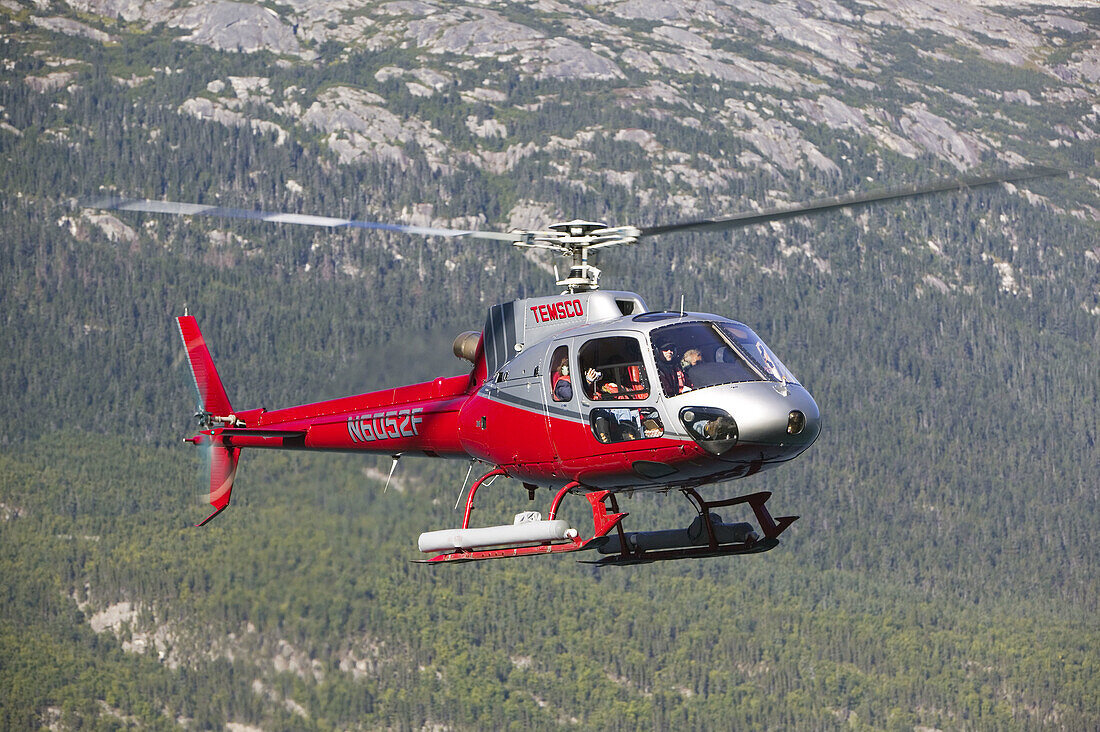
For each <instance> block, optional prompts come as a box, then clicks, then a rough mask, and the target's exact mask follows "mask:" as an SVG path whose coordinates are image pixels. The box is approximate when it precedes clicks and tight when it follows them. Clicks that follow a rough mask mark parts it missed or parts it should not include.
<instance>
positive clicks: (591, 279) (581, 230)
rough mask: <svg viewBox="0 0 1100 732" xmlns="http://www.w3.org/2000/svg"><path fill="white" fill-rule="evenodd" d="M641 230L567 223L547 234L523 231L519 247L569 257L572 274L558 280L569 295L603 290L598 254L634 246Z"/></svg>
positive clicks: (628, 227)
mask: <svg viewBox="0 0 1100 732" xmlns="http://www.w3.org/2000/svg"><path fill="white" fill-rule="evenodd" d="M640 234H641V231H640V230H639V229H637V228H635V227H633V226H617V227H608V225H607V224H604V223H600V222H598V221H582V220H580V219H575V220H573V221H563V222H560V223H556V224H551V225H550V226H549V227H547V230H546V231H524V232H519V233H518V235H517V239H516V241H514V242H513V245H514V246H517V247H530V248H533V249H549V250H550V251H554V252H558V253H559V254H561V255H562V256H563V257H569V259H570V264H569V275H568V276H567V277H566V278H565V279H561V280H558V282H557V284H558V286H559V287H564V288H566V291H568V292H588V291H591V290H598V289H599V279H600V270H599V268H597V267H596V266H595V261H596V257H595V251H591V253H590V250H598V249H604V248H607V247H612V246H619V245H622V244H634V243H636V242H637V241H638V236H639V235H640Z"/></svg>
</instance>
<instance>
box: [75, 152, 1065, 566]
mask: <svg viewBox="0 0 1100 732" xmlns="http://www.w3.org/2000/svg"><path fill="white" fill-rule="evenodd" d="M1062 174H1064V171H1061V170H1057V169H1053V168H1046V167H1039V166H1031V167H1026V168H1020V169H1015V170H1010V171H1007V172H1002V173H998V174H992V175H987V176H981V177H963V178H955V179H944V180H939V181H936V182H933V183H930V184H926V185H921V186H907V187H901V188H893V189H887V190H880V191H877V192H870V193H861V194H849V195H845V196H837V197H832V198H823V199H818V200H815V201H810V202H807V203H803V204H796V205H791V206H787V207H780V208H772V209H767V210H762V211H748V212H745V213H741V214H736V215H732V216H727V217H722V218H712V219H704V220H696V221H688V222H682V223H675V224H669V225H658V226H650V227H645V228H638V227H634V226H614V227H613V226H608V225H606V224H604V223H601V222H595V221H585V220H579V219H578V220H573V221H566V222H561V223H556V224H552V225H550V226H548V227H547V228H546V229H545V230H536V231H512V232H494V231H476V230H460V229H444V228H431V227H423V226H411V225H404V224H393V223H378V222H368V221H358V220H353V219H341V218H334V217H326V216H311V215H303V214H293V213H268V212H262V211H251V210H246V209H233V208H222V207H217V206H208V205H202V204H194V203H180V202H174V201H154V200H146V199H129V198H117V197H111V198H101V199H99V200H95V201H90V202H88V203H86V204H85V207H86V208H94V209H100V210H116V211H131V212H144V213H159V214H171V215H190V216H214V217H223V218H239V219H240V218H243V219H252V220H262V221H268V222H273V223H290V224H301V225H308V226H319V227H327V228H361V229H373V230H383V231H393V232H401V233H405V234H411V235H418V236H428V237H447V238H459V239H486V240H492V241H499V242H506V243H509V244H511V245H512V246H515V247H518V248H529V249H543V250H548V251H551V252H554V253H556V254H559V255H561V256H564V257H567V258H568V259H569V260H570V266H569V270H568V274H567V276H566V277H564V278H563V279H560V280H558V281H557V283H556V284H557V286H558V287H559V288H560V292H559V293H558V294H554V295H547V296H540V297H526V298H519V299H516V300H511V301H507V302H502V303H498V304H495V305H493V306H491V307H490V308H489V309H488V313H487V315H486V319H485V324H484V327H483V328H482V330H481V331H480V332H477V331H467V332H464V333H461V334H459V335H458V337H457V338H455V340H454V343H453V349H452V350H453V352H454V354H455V356H457V357H458V358H460V359H462V360H464V361H466V362H467V363H468V364H469V370H468V372H466V373H462V374H459V375H456V376H451V377H440V378H436V379H434V380H432V381H427V382H423V383H417V384H411V385H406V386H398V387H394V388H388V389H384V390H380V391H373V392H369V393H365V394H359V395H354V396H348V397H343V398H338V399H332V400H327V401H321V402H315V403H310V404H303V405H299V406H293V407H288V408H283V409H274V410H267V409H265V408H253V409H246V410H239V409H236V408H234V407H233V406H232V404H231V402H230V400H229V397H228V395H227V393H226V390H225V387H224V385H223V384H222V381H221V378H220V376H219V375H218V371H217V369H216V367H215V365H214V361H213V358H212V357H211V355H210V350H209V348H208V347H207V345H206V342H205V340H204V338H203V335H202V332H201V331H200V329H199V326H198V322H197V320H196V318H195V317H194V316H192V315H190V314H189V313H188V312H186V309H185V312H184V314H183V315H181V316H179V317H178V318H177V319H176V320H177V325H178V328H179V332H180V336H181V338H182V340H183V344H184V348H185V350H186V354H187V360H188V363H189V366H190V370H191V374H192V377H193V381H194V387H195V391H196V395H197V412H196V414H195V417H196V419H197V420H198V431H197V433H196V434H194V435H193V436H191V437H188V438H186V439H185V441H186V442H188V443H190V444H192V445H195V446H199V447H202V448H203V449H204V450H206V451H207V453H208V456H209V463H210V476H209V477H210V482H209V502H210V505H211V506H212V507H213V509H214V511H213V513H211V514H210V515H209V516H207V517H206V518H205V519H204V520H202V521H201V522H199V523H198V524H196V525H197V526H203V525H205V524H207V523H209V522H210V521H211V520H213V519H214V518H215V517H216V516H218V515H219V514H221V513H222V512H223V511H224V510H225V509H226V508H227V507H228V506H229V504H230V499H231V496H232V492H233V488H234V483H235V479H236V474H237V465H238V462H239V459H240V454H241V451H242V450H243V449H245V448H261V449H283V450H321V451H341V452H357V453H367V454H375V455H387V456H390V457H391V458H392V460H393V464H392V466H391V468H390V476H391V477H392V475H393V469H394V467H395V466H396V465H397V461H398V460H399V459H400V458H402V457H405V456H424V457H433V458H450V459H462V460H470V461H473V462H471V471H472V469H473V465H474V464H475V463H481V464H483V465H484V466H485V467H487V468H488V470H486V472H485V473H484V474H483V475H481V476H480V477H479V478H477V479H476V480H475V481H474V482H473V483H472V484H471V485H470V488H469V490H468V491H466V490H465V484H464V485H463V491H462V492H463V493H465V494H466V496H467V497H466V502H465V510H464V514H463V520H462V524H461V526H460V527H457V528H452V529H441V530H433V531H427V532H424V533H422V534H421V535H420V537H419V539H418V542H417V546H418V549H419V550H420V552H421V553H422V554H426V555H429V556H428V558H426V559H418V560H415V561H421V562H426V563H430V564H444V563H453V562H469V561H478V560H488V559H501V558H510V557H520V556H533V555H542V554H563V553H572V552H580V551H587V552H590V553H589V554H588V555H586V556H595V558H594V559H587V560H582V561H587V562H590V563H593V564H597V565H631V564H641V563H650V562H657V561H666V560H675V559H687V558H704V557H717V556H726V555H738V554H751V553H760V552H766V551H769V550H771V549H773V548H775V547H776V546H778V545H779V536H780V535H781V534H782V533H783V532H784V531H785V530H786V529H787V528H788V527H790V525H791V524H792V523H793V522H794V521H796V520H797V519H798V518H799V517H798V516H781V517H773V516H772V514H771V513H770V511H769V510H768V507H767V501H768V500H769V499H770V497H771V493H770V492H767V491H763V492H755V493H748V494H745V495H740V496H735V497H732V498H723V499H716V500H708V499H705V498H704V497H703V495H702V494H701V493H700V489H701V488H703V487H704V486H708V485H710V484H713V483H717V482H726V481H733V480H737V479H741V478H746V477H749V476H751V475H755V474H757V473H760V472H762V471H765V470H770V469H773V468H775V467H778V466H780V465H782V464H784V463H786V462H788V461H791V460H794V459H795V458H797V457H798V456H799V455H801V454H802V453H804V452H805V451H806V450H808V449H809V448H810V447H811V446H812V445H813V444H814V442H815V441H816V440H817V438H818V436H819V434H820V432H821V429H822V416H821V413H820V410H819V408H818V405H817V403H816V402H815V401H814V398H813V396H812V395H811V394H810V392H809V391H808V390H807V389H806V387H805V386H803V385H802V384H801V383H800V382H799V381H798V379H797V378H795V376H794V374H793V373H792V371H791V370H790V369H788V368H787V366H786V365H785V364H784V363H783V361H781V360H780V358H779V357H778V356H777V355H776V354H775V352H773V351H772V350H771V348H769V347H768V345H767V344H766V343H765V342H764V340H763V339H761V338H760V337H759V336H758V335H757V334H756V333H755V332H754V331H753V330H752V329H751V328H750V327H749V326H748V325H746V324H744V323H742V322H739V321H737V320H733V319H731V318H727V317H724V316H720V315H714V314H710V313H703V312H685V311H683V309H682V308H681V310H678V311H677V310H650V309H649V308H648V307H647V305H646V303H645V301H644V300H643V299H642V298H641V296H639V295H637V294H635V293H632V292H625V291H615V290H603V289H600V287H599V277H600V274H601V271H600V270H599V269H598V268H597V267H595V266H594V261H595V256H594V255H595V254H596V252H601V251H602V250H605V249H609V248H612V247H622V246H629V245H631V244H634V243H636V242H638V241H640V240H642V239H646V238H650V237H654V236H659V235H667V234H673V233H682V232H720V231H728V230H732V229H737V228H744V227H748V226H754V225H757V224H763V223H768V222H772V221H780V220H784V219H790V218H794V217H802V216H810V215H815V214H820V213H824V212H828V211H835V210H838V209H851V208H856V207H861V206H866V205H869V204H872V203H877V202H882V201H889V200H900V199H905V198H914V197H918V196H926V195H930V194H935V193H944V192H949V191H957V190H964V189H969V188H977V187H982V186H990V185H994V184H999V183H1009V182H1019V181H1024V180H1028V179H1034V178H1041V177H1047V176H1054V175H1062ZM499 476H506V477H509V478H512V479H515V480H517V481H519V482H520V483H522V485H523V487H524V488H525V489H526V490H527V491H528V498H529V500H534V499H535V494H536V491H537V490H538V489H540V488H548V489H550V491H551V492H553V494H554V495H553V498H552V500H551V502H550V504H549V507H548V511H547V514H546V516H545V517H544V516H543V514H542V513H541V512H539V511H521V512H519V513H518V514H516V516H515V518H514V520H513V522H512V523H511V524H501V525H494V526H481V527H471V526H470V520H471V513H472V511H473V509H474V499H475V496H476V495H477V493H478V490H479V489H480V488H481V487H483V486H485V485H487V484H488V483H490V482H491V481H493V480H495V479H496V478H497V477H499ZM469 477H470V474H467V481H468V480H469ZM673 490H675V491H678V492H680V493H682V494H683V495H684V496H685V497H686V498H687V499H688V500H689V501H690V502H691V503H692V505H693V506H694V508H695V510H696V512H697V516H696V517H695V519H694V520H693V521H692V522H691V524H690V525H689V526H687V527H686V528H671V529H664V530H657V531H627V530H626V529H625V528H624V519H625V518H626V517H627V516H628V515H629V514H628V513H626V512H623V511H621V510H620V506H619V498H620V497H624V498H625V497H629V496H632V495H633V494H634V493H635V492H639V491H642V492H645V491H658V492H664V493H667V492H669V491H673ZM570 495H575V496H582V497H584V498H585V499H586V501H587V503H588V507H589V509H590V510H591V512H592V529H591V532H590V533H589V532H585V533H584V534H582V533H581V532H580V531H578V530H577V529H576V528H574V527H573V526H571V525H570V523H569V522H568V521H565V520H563V519H561V518H559V516H558V512H559V509H560V507H561V504H562V502H563V500H564V499H565V498H566V497H567V496H570ZM461 496H462V493H460V495H459V500H460V501H461ZM457 505H458V504H456V508H457ZM734 506H747V507H748V508H749V510H750V511H751V514H752V517H753V518H754V519H755V521H756V525H755V526H754V525H753V524H752V523H749V522H726V521H725V520H724V519H723V518H722V516H721V515H720V514H719V513H718V512H717V510H716V509H727V508H731V507H734Z"/></svg>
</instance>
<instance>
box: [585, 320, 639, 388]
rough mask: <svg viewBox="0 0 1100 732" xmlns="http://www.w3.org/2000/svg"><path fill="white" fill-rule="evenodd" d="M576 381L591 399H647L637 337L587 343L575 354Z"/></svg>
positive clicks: (621, 337) (603, 339) (601, 339)
mask: <svg viewBox="0 0 1100 732" xmlns="http://www.w3.org/2000/svg"><path fill="white" fill-rule="evenodd" d="M577 360H578V362H579V365H580V374H578V378H579V379H580V383H582V384H583V385H584V386H583V388H584V393H585V395H586V396H587V397H588V398H589V399H592V400H603V399H648V398H649V378H648V377H647V376H646V372H645V365H644V364H643V363H642V349H641V347H640V346H639V345H638V340H637V339H636V338H630V337H628V336H613V337H610V338H596V339H593V340H590V341H588V342H587V343H585V344H584V345H583V346H581V350H580V351H579V353H578V355H577Z"/></svg>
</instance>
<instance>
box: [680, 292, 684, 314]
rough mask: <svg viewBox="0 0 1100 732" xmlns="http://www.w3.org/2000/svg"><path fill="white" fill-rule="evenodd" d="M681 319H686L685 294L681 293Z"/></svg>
mask: <svg viewBox="0 0 1100 732" xmlns="http://www.w3.org/2000/svg"><path fill="white" fill-rule="evenodd" d="M680 317H681V318H682V317H684V293H682V292H681V293H680Z"/></svg>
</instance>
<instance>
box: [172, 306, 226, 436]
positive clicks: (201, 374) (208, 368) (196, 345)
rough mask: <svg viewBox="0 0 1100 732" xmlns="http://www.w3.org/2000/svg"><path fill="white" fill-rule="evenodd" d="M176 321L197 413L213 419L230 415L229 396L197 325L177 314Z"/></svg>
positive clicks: (190, 319) (193, 321)
mask: <svg viewBox="0 0 1100 732" xmlns="http://www.w3.org/2000/svg"><path fill="white" fill-rule="evenodd" d="M176 322H177V323H178V324H179V329H180V336H181V337H182V338H183V347H184V349H186V351H187V360H188V362H189V363H190V365H191V376H192V377H193V378H194V380H195V389H196V390H197V391H198V401H199V411H201V412H204V413H206V414H209V415H214V416H217V417H228V416H229V415H231V414H233V407H231V406H230V405H229V397H228V396H226V393H225V387H224V386H222V380H221V377H219V376H218V370H217V369H216V368H214V359H213V358H211V357H210V350H209V349H208V348H207V347H206V341H205V340H204V339H203V337H202V332H201V331H199V325H198V323H196V322H195V318H194V316H191V315H181V316H180V317H178V318H176Z"/></svg>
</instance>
